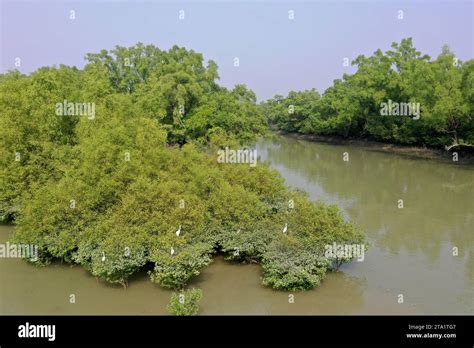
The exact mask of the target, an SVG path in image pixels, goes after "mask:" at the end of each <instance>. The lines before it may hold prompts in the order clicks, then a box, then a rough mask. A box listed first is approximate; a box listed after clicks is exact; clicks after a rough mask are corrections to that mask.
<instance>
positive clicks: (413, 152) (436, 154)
mask: <svg viewBox="0 0 474 348" xmlns="http://www.w3.org/2000/svg"><path fill="white" fill-rule="evenodd" d="M275 133H276V134H278V135H283V136H286V137H290V138H293V139H301V140H309V141H313V142H319V143H328V144H333V145H349V146H356V147H360V148H364V149H368V150H371V151H379V152H384V153H395V154H400V155H404V156H412V157H416V158H424V159H437V160H445V161H453V152H448V151H446V150H443V149H435V148H429V147H421V146H412V145H400V144H393V143H383V142H379V141H375V140H369V139H360V138H343V137H340V136H333V135H316V134H301V133H295V132H285V131H281V130H279V131H276V132H275ZM457 163H460V164H474V153H466V152H458V161H457Z"/></svg>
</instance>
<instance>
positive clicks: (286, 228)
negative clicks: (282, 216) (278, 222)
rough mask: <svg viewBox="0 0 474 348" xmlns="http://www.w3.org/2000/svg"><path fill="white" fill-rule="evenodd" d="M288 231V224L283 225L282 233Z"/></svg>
mask: <svg viewBox="0 0 474 348" xmlns="http://www.w3.org/2000/svg"><path fill="white" fill-rule="evenodd" d="M286 231H288V224H285V227H283V233H286Z"/></svg>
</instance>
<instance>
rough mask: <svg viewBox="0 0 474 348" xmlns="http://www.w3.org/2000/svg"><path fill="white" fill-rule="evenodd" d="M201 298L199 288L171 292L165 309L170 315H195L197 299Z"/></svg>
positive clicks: (197, 310) (197, 307) (197, 305)
mask: <svg viewBox="0 0 474 348" xmlns="http://www.w3.org/2000/svg"><path fill="white" fill-rule="evenodd" d="M201 298H202V290H201V289H196V288H193V289H189V290H186V291H183V292H181V293H179V294H177V293H175V292H173V293H172V294H171V299H170V304H169V305H168V307H167V309H168V312H169V313H170V314H172V315H196V314H198V312H199V301H200V300H201Z"/></svg>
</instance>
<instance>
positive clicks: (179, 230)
mask: <svg viewBox="0 0 474 348" xmlns="http://www.w3.org/2000/svg"><path fill="white" fill-rule="evenodd" d="M180 233H181V225H179V228H178V229H177V230H176V236H177V237H179V234H180Z"/></svg>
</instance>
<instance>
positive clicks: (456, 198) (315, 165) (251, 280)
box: [0, 136, 474, 315]
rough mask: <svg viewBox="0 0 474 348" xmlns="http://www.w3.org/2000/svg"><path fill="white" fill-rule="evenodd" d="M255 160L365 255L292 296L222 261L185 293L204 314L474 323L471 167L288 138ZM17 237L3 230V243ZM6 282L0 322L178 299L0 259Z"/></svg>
mask: <svg viewBox="0 0 474 348" xmlns="http://www.w3.org/2000/svg"><path fill="white" fill-rule="evenodd" d="M256 148H257V150H258V154H259V156H260V161H268V162H269V163H270V165H271V166H272V167H273V168H275V169H277V170H278V171H279V172H280V173H281V175H282V176H283V177H284V178H285V180H286V183H287V185H288V186H291V187H296V188H301V189H303V190H305V191H306V192H308V194H309V196H310V198H311V199H320V200H322V201H324V202H326V203H331V204H337V205H338V206H339V207H340V208H341V209H342V211H343V213H344V215H345V216H346V218H348V219H351V220H352V221H353V222H354V223H355V224H357V225H358V226H360V227H361V228H362V229H363V230H364V231H365V232H366V234H367V236H368V240H369V250H368V251H367V253H366V254H365V259H364V261H362V262H356V261H355V262H352V263H350V264H346V265H343V267H342V268H341V270H340V272H337V273H330V274H329V275H328V277H327V278H326V279H325V280H324V281H323V283H322V284H321V286H320V287H318V288H317V289H314V290H311V291H305V292H296V293H287V292H281V291H274V290H272V289H269V288H266V287H263V286H262V285H261V280H260V275H261V274H260V266H258V265H255V264H252V265H239V264H232V263H229V262H226V261H224V260H223V259H222V257H217V258H215V260H214V262H213V263H212V264H211V265H210V266H209V267H207V268H205V269H204V270H203V272H202V273H201V275H199V276H198V277H196V278H195V279H194V280H193V281H192V282H191V284H190V286H191V287H199V288H201V289H202V290H203V293H204V296H203V299H202V300H201V312H200V313H201V314H204V315H205V314H473V313H474V259H473V252H474V250H473V249H474V228H473V226H474V204H473V198H474V166H472V165H460V164H456V163H451V162H449V161H445V160H433V159H420V158H415V157H410V156H407V155H397V154H390V153H383V152H378V151H375V150H374V149H370V148H363V147H349V146H346V145H332V144H331V145H330V144H321V143H315V142H310V141H306V140H297V139H293V138H288V137H283V136H275V137H273V138H267V139H263V140H261V141H259V142H258V143H257V145H256ZM344 152H347V153H348V155H349V161H343V153H344ZM400 199H401V200H403V208H402V209H400V208H399V207H398V203H399V200H400ZM12 232H13V227H12V226H0V243H5V242H6V240H7V239H8V237H9V235H10V234H11V233H12ZM453 248H457V253H456V252H453ZM453 254H454V255H453ZM0 279H1V280H0V314H166V305H167V304H168V301H169V298H170V294H171V292H170V291H168V290H163V289H161V288H160V287H158V286H157V285H154V284H152V283H151V281H150V280H149V278H148V276H147V275H146V274H144V273H141V274H137V275H135V276H134V277H133V278H132V279H131V280H130V282H129V287H128V288H127V289H123V288H122V287H121V286H113V285H108V284H105V283H103V282H101V281H98V280H97V279H96V278H94V277H93V276H91V275H90V274H89V273H87V272H86V271H85V270H84V269H82V268H81V267H79V266H70V265H66V264H61V263H54V264H52V265H50V266H48V267H44V268H36V267H34V266H31V265H29V264H27V263H26V262H24V261H22V260H19V259H0ZM71 294H74V296H75V303H70V295H71ZM289 295H292V296H289ZM400 295H403V303H399V299H400V298H401V297H400ZM290 298H294V301H289V299H290Z"/></svg>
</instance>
